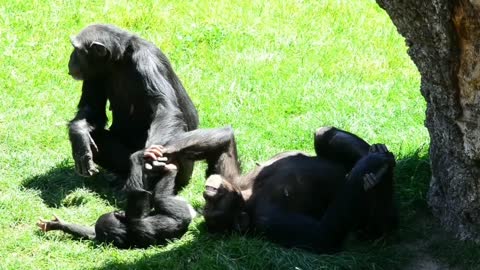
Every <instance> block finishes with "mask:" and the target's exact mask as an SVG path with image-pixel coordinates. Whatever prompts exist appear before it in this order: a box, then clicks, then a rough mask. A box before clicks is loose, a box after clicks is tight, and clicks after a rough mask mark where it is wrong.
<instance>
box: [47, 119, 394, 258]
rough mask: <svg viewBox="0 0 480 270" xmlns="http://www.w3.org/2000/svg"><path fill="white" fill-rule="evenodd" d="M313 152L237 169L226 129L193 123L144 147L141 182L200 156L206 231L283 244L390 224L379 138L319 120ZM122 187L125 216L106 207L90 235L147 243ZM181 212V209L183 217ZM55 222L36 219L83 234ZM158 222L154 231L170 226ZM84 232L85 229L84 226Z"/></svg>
mask: <svg viewBox="0 0 480 270" xmlns="http://www.w3.org/2000/svg"><path fill="white" fill-rule="evenodd" d="M315 152H316V153H317V156H315V157H312V156H308V155H305V154H303V153H300V152H288V153H282V154H279V155H277V156H275V157H274V158H272V159H271V160H270V161H268V162H266V163H265V164H263V165H261V166H259V167H257V168H256V169H255V170H253V171H252V172H250V173H249V174H246V175H244V176H241V175H240V166H239V162H238V157H237V149H236V143H235V138H234V135H233V131H232V129H230V128H222V129H204V130H194V131H190V132H186V133H182V134H180V135H179V136H177V137H176V138H175V139H173V140H170V141H169V142H168V143H167V144H166V145H164V146H157V145H154V146H151V147H149V148H147V149H146V150H145V152H144V159H145V161H144V162H145V167H144V171H145V173H144V175H146V176H147V178H144V184H143V186H144V187H146V188H149V186H150V185H151V183H155V182H154V181H155V180H153V179H158V178H155V177H152V178H149V177H148V176H149V175H150V174H153V175H155V174H156V173H158V172H159V171H160V172H161V171H162V170H168V168H170V166H172V164H176V163H177V162H178V161H177V160H178V159H179V158H182V159H190V160H200V159H206V160H207V163H208V167H207V177H208V179H207V181H206V190H205V192H204V197H205V199H206V205H205V210H204V216H205V221H206V224H207V228H208V230H209V231H212V232H227V231H232V230H238V231H241V232H246V231H249V232H254V231H256V232H261V233H263V234H265V235H266V236H267V237H268V238H269V239H271V240H272V241H275V242H278V243H280V244H283V245H285V246H289V247H301V248H307V249H311V250H314V251H317V252H334V251H337V250H339V249H340V247H341V244H342V242H343V240H344V238H345V237H346V235H347V234H348V233H349V232H350V231H357V232H362V234H363V235H364V236H367V237H369V238H375V237H379V236H381V235H383V234H385V233H387V232H389V231H391V230H392V229H394V227H395V226H396V221H397V213H396V209H395V206H394V203H393V167H394V165H395V159H394V157H393V155H392V154H391V153H390V152H388V150H387V149H386V147H385V146H384V145H372V146H370V145H368V144H367V143H366V142H365V141H363V140H362V139H360V138H359V137H357V136H355V135H353V134H351V133H348V132H346V131H342V130H339V129H336V128H321V129H319V130H318V131H317V132H316V134H315ZM165 158H168V164H166V163H165V161H166V160H165ZM170 177H172V176H170ZM166 179H168V178H167V177H165V178H164V180H166ZM164 180H160V181H159V182H158V183H157V184H156V185H157V187H155V188H153V190H154V197H155V198H157V196H156V195H155V194H162V193H161V192H162V190H164V188H162V185H163V184H162V183H168V182H169V181H168V180H167V181H166V182H164ZM170 182H173V181H170ZM130 194H131V196H129V198H128V200H129V202H128V203H127V211H126V214H125V218H124V215H121V214H120V215H119V214H111V213H110V214H107V215H106V217H108V219H107V221H108V222H104V221H103V219H104V218H103V216H102V217H101V218H100V219H99V220H98V221H97V224H96V228H95V230H96V231H97V232H96V239H99V240H101V241H108V242H113V243H114V244H116V243H117V242H118V241H117V242H115V239H117V238H119V237H118V236H117V235H119V233H118V232H123V233H124V234H125V231H126V232H127V234H128V232H130V235H129V236H128V237H127V236H124V239H136V240H135V241H136V242H135V245H136V246H145V245H146V243H148V244H152V242H151V241H150V242H147V241H146V240H144V239H145V238H141V237H140V236H142V235H143V234H144V231H145V229H144V228H152V226H145V225H142V226H139V225H137V224H145V222H139V221H137V220H138V219H135V218H133V219H135V220H136V221H135V222H131V221H129V215H128V213H129V207H133V208H134V209H137V210H135V211H132V210H130V211H132V212H140V213H145V212H148V211H149V207H148V204H146V203H144V201H145V200H144V199H143V196H142V194H145V192H143V191H136V192H133V193H130ZM166 194H168V193H166ZM154 201H158V200H154ZM157 205H158V203H157ZM165 206H168V205H167V204H163V205H162V206H155V211H164V210H168V209H170V208H168V207H165ZM162 209H163V210H162ZM184 209H186V208H184ZM155 211H154V212H153V213H155ZM175 213H177V211H170V212H169V213H168V214H167V215H163V216H161V218H158V219H157V220H159V221H158V222H157V224H163V223H162V222H161V220H162V219H163V218H167V217H168V216H169V215H170V216H173V215H175ZM183 213H186V211H185V210H184V211H183ZM137 216H138V215H137ZM187 217H189V216H187V215H186V214H184V218H183V220H187V219H188V218H187ZM143 219H145V217H143ZM180 220H181V219H180ZM57 223H58V221H57V220H53V221H50V222H45V221H41V222H40V223H39V226H40V227H41V228H42V229H43V230H44V231H47V230H51V229H61V230H63V231H65V232H70V233H72V232H73V234H76V235H79V236H84V237H85V235H86V233H79V231H81V230H80V229H76V227H72V226H73V225H69V227H67V226H59V225H57ZM125 224H129V225H125ZM150 224H152V223H150ZM72 228H73V229H72ZM125 228H130V229H125ZM159 228H160V229H159V230H158V231H157V232H162V231H163V230H167V228H170V227H168V226H167V227H165V226H159ZM99 232H101V233H99ZM182 232H183V231H182ZM90 235H93V230H92V229H90ZM99 235H102V238H99ZM137 235H139V236H137ZM158 235H160V236H163V235H162V234H161V233H158ZM137 239H140V240H137ZM129 241H130V240H129ZM142 241H145V242H142ZM122 243H124V242H122ZM129 243H130V245H131V242H129ZM116 245H117V246H122V245H120V244H116Z"/></svg>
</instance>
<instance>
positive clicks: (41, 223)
mask: <svg viewBox="0 0 480 270" xmlns="http://www.w3.org/2000/svg"><path fill="white" fill-rule="evenodd" d="M36 225H37V227H38V228H40V230H41V231H42V232H46V231H47V221H45V220H43V219H41V218H40V219H39V220H38V221H37V223H36Z"/></svg>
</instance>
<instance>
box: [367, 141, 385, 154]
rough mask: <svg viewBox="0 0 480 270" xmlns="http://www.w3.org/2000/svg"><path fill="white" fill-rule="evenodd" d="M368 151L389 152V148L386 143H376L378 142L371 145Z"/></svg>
mask: <svg viewBox="0 0 480 270" xmlns="http://www.w3.org/2000/svg"><path fill="white" fill-rule="evenodd" d="M368 152H370V153H388V152H389V151H388V148H387V146H386V145H385V144H381V143H376V144H372V145H371V146H370V149H369V150H368Z"/></svg>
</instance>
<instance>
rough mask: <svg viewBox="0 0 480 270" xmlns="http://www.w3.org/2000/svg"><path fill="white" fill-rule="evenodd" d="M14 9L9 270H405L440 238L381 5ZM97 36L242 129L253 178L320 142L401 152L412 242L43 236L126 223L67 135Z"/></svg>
mask: <svg viewBox="0 0 480 270" xmlns="http://www.w3.org/2000/svg"><path fill="white" fill-rule="evenodd" d="M0 3H1V4H0V64H1V66H2V72H1V73H0V88H1V90H0V93H1V94H0V228H1V231H0V242H1V243H2V244H1V245H0V258H2V259H0V269H117V268H120V269H394V268H401V267H403V266H405V265H407V264H408V263H409V262H410V261H411V260H412V258H414V257H415V256H413V255H416V254H417V253H418V252H417V251H418V250H417V249H418V247H417V248H414V249H412V248H411V246H409V245H408V244H409V243H416V242H415V241H422V239H427V240H428V239H429V237H430V235H431V233H432V231H434V229H435V228H437V227H438V225H436V224H435V223H433V221H432V219H431V218H430V216H429V214H428V211H426V203H425V192H426V190H427V186H428V180H429V177H430V174H429V165H428V155H427V153H428V142H429V138H428V133H427V131H426V129H425V127H424V125H423V121H424V111H425V102H424V100H423V98H422V97H421V96H420V91H419V87H420V75H419V73H418V72H417V70H416V68H415V66H414V65H413V63H412V62H411V60H410V59H409V57H408V56H407V53H406V47H405V45H404V40H403V38H401V37H400V36H399V34H398V33H397V32H396V30H395V28H394V26H393V24H392V23H391V21H390V20H389V18H388V17H387V15H386V14H385V12H384V11H383V10H381V9H380V8H379V7H378V6H377V5H376V4H375V2H374V1H373V0H361V1H340V0H325V1H279V0H277V1H270V2H265V1H215V2H213V1H205V0H197V1H171V2H168V1H142V2H141V3H135V4H134V3H132V1H105V2H103V1H57V0H54V1H7V0H0ZM94 22H103V23H112V24H115V25H118V26H120V27H122V28H126V29H128V30H130V31H132V32H135V33H137V34H139V35H140V36H142V37H144V38H145V39H148V40H151V41H153V42H154V43H155V44H157V45H158V46H159V47H160V48H161V49H162V50H163V51H164V52H165V54H166V55H167V56H168V57H169V58H170V60H171V61H172V63H173V66H174V69H175V70H176V72H177V74H178V75H179V77H180V78H181V80H182V81H183V83H184V85H185V87H186V89H187V91H188V92H189V94H190V96H191V97H192V99H193V101H194V103H195V105H196V106H197V108H198V110H199V113H200V118H201V127H219V126H224V125H231V126H233V128H234V129H235V132H236V136H237V139H238V147H239V154H240V156H241V160H242V164H243V167H244V169H245V170H249V169H251V168H253V166H254V165H255V162H257V161H262V160H266V159H268V158H269V157H270V156H272V155H274V154H276V153H278V152H281V151H284V150H293V149H298V150H304V151H307V152H310V153H312V152H313V150H312V133H313V131H314V130H315V129H316V128H317V127H320V126H326V125H334V126H337V127H340V128H343V129H346V130H349V131H352V132H354V133H356V134H358V135H360V136H361V137H363V138H365V139H366V140H368V141H369V142H383V143H386V144H387V145H388V146H389V147H390V149H391V150H392V151H393V152H395V154H396V155H397V157H398V160H399V162H398V166H397V171H396V177H397V191H398V192H397V193H398V196H397V197H398V202H399V203H398V204H399V207H400V210H401V215H402V224H401V226H400V230H399V232H398V234H396V235H395V236H393V237H391V238H389V239H386V240H382V241H377V242H374V243H367V244H358V243H355V242H354V241H353V243H352V244H349V245H348V248H347V251H345V252H342V253H340V254H337V255H334V256H324V255H323V256H319V255H315V254H311V253H307V252H304V251H300V250H287V249H283V248H281V247H278V246H276V245H274V244H271V243H268V242H266V241H263V240H262V239H255V238H246V237H243V236H241V235H233V236H224V237H220V236H212V235H209V234H207V233H206V231H205V228H204V225H203V220H202V219H201V218H199V219H197V220H195V221H194V222H193V223H192V225H191V226H190V230H189V232H188V233H187V234H186V235H185V236H184V237H182V239H180V240H178V241H175V242H173V243H171V244H169V245H167V246H164V247H153V248H149V249H146V250H118V249H116V248H113V247H110V246H104V245H100V246H99V245H95V244H94V243H89V242H82V241H74V240H72V239H71V238H70V237H68V236H65V235H62V234H60V233H49V234H43V233H39V232H38V230H37V228H36V227H35V222H36V220H37V218H38V217H45V218H47V217H50V216H51V214H52V213H56V214H58V215H59V216H61V217H63V218H64V219H66V220H69V221H72V222H79V223H83V224H93V223H94V222H95V220H96V218H97V217H98V216H99V215H100V214H102V213H105V212H107V211H111V210H112V209H115V208H116V207H117V203H116V202H117V200H118V197H117V196H115V192H114V191H113V190H112V189H111V188H110V187H109V184H108V180H109V179H110V176H109V175H106V174H103V173H102V174H100V175H98V176H96V177H93V178H90V179H84V178H81V177H78V176H76V175H75V173H74V172H73V161H72V158H71V153H70V146H69V143H68V138H67V130H66V123H67V121H68V120H70V119H71V118H72V117H73V115H74V113H75V106H76V103H77V102H78V98H79V95H80V88H81V83H80V82H77V81H74V80H73V79H72V78H70V77H69V76H68V74H67V63H68V58H69V54H70V50H71V45H70V43H69V36H70V35H75V34H77V33H78V32H79V31H80V30H81V29H82V28H84V27H85V26H87V25H88V24H90V23H94ZM203 169H204V165H200V166H197V168H196V170H195V172H194V176H193V179H192V181H191V184H190V185H189V186H188V187H187V188H186V189H185V190H184V191H183V193H182V194H183V195H184V196H185V197H186V198H187V199H188V200H189V201H191V202H192V203H193V204H194V205H195V206H196V207H200V206H201V205H203V199H202V197H201V193H202V186H203V185H202V183H203V181H204V179H203V171H202V170H203ZM425 213H426V214H425ZM425 217H426V218H425ZM418 220H420V221H418ZM442 235H443V234H442ZM445 239H447V240H445ZM427 240H425V241H427ZM451 243H454V245H452V244H451ZM413 245H414V244H413ZM425 246H426V247H425V248H424V249H423V251H422V252H429V254H430V253H431V256H433V258H435V259H442V262H444V263H446V264H449V265H456V266H458V265H460V267H461V268H470V267H472V268H473V267H475V265H477V264H478V262H479V260H478V259H477V258H479V256H478V255H479V254H478V252H477V253H475V251H472V248H471V246H470V245H469V244H468V243H467V244H464V243H462V242H456V241H453V240H451V239H450V238H448V236H446V238H441V239H440V240H439V239H436V240H435V241H433V242H432V241H427V243H426V244H425ZM452 246H453V247H455V251H456V252H455V254H454V255H452V256H448V254H449V253H448V250H451V249H452ZM467 251H468V252H467ZM446 254H447V255H446ZM463 254H465V256H464V257H465V258H463V257H462V255H463Z"/></svg>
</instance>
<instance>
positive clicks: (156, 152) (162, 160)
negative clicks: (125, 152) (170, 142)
mask: <svg viewBox="0 0 480 270" xmlns="http://www.w3.org/2000/svg"><path fill="white" fill-rule="evenodd" d="M166 152H168V149H167V148H165V147H163V146H162V145H152V146H150V147H148V148H147V149H145V151H144V152H143V158H144V160H145V169H146V170H147V171H148V173H149V174H155V173H161V172H162V173H165V172H166V171H168V172H176V171H177V166H176V165H175V164H173V163H168V164H167V161H169V160H168V158H167V157H165V156H164V154H165V153H166Z"/></svg>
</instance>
